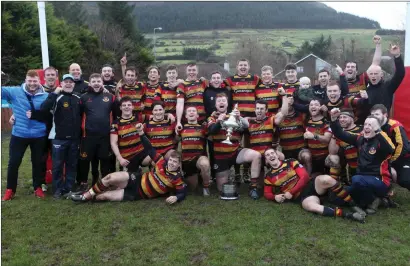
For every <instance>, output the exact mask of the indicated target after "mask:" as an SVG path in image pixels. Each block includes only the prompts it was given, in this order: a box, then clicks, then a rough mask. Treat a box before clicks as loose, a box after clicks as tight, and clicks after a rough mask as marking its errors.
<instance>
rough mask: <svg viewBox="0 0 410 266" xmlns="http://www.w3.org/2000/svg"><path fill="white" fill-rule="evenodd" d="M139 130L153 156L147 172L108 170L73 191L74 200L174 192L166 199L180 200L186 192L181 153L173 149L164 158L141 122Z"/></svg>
mask: <svg viewBox="0 0 410 266" xmlns="http://www.w3.org/2000/svg"><path fill="white" fill-rule="evenodd" d="M136 127H137V130H138V134H139V135H140V136H141V141H142V143H143V145H144V149H145V150H147V151H148V154H149V156H150V157H151V158H153V166H154V167H153V168H152V170H151V171H150V172H147V173H144V174H142V173H141V170H139V171H138V172H115V173H111V174H108V175H107V176H105V177H104V178H103V179H100V180H98V182H97V183H96V184H95V185H94V186H93V187H92V188H91V189H89V190H88V191H86V192H84V193H83V194H79V195H78V194H77V195H72V197H71V199H72V200H73V201H76V202H87V201H89V200H92V199H95V200H98V201H103V200H105V201H133V200H140V199H150V198H156V197H159V196H162V195H166V194H169V193H170V192H175V195H173V196H169V197H167V198H166V200H165V201H166V203H168V204H174V203H175V202H179V201H182V200H183V199H184V198H185V195H186V184H185V183H184V182H183V181H182V175H181V172H180V165H181V156H180V154H179V153H177V152H172V153H171V154H170V157H169V159H168V160H167V161H166V160H165V159H164V157H162V156H161V155H159V154H158V153H157V152H156V151H155V149H153V147H152V145H151V143H150V142H149V140H148V138H147V137H146V136H145V135H144V131H143V126H142V124H138V125H137V126H136Z"/></svg>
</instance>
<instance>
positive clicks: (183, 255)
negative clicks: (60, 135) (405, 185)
mask: <svg viewBox="0 0 410 266" xmlns="http://www.w3.org/2000/svg"><path fill="white" fill-rule="evenodd" d="M8 142H9V138H8V137H6V138H3V139H2V175H3V179H2V185H3V189H2V192H4V190H5V180H6V173H7V161H8ZM29 163H30V162H29V152H27V154H26V156H25V158H24V161H23V164H22V166H21V168H20V180H19V187H18V190H17V197H16V198H15V199H14V200H12V201H11V202H3V203H2V244H1V247H2V263H3V265H101V264H105V265H279V264H283V265H409V264H410V248H409V247H410V227H409V217H410V193H409V192H407V191H405V190H403V189H397V190H396V197H395V200H396V201H397V202H399V203H400V204H401V207H400V208H399V209H387V210H380V212H379V213H378V214H376V215H375V216H372V217H369V218H368V219H367V222H366V223H365V224H358V223H355V222H351V221H347V220H343V219H333V218H324V217H320V216H317V215H313V214H310V213H306V212H304V211H303V210H302V209H301V208H300V207H299V206H298V205H296V204H283V205H278V204H274V203H272V202H268V201H266V200H264V199H261V200H258V201H253V200H250V199H249V198H248V197H247V196H246V193H245V192H246V188H243V191H241V198H240V199H239V200H238V201H233V202H225V201H221V200H219V199H217V197H216V194H215V192H214V193H213V196H212V197H211V198H208V199H204V198H203V197H201V196H198V195H189V196H188V197H187V199H186V200H185V201H184V202H182V203H180V204H177V205H176V206H167V205H165V203H164V199H154V200H145V201H138V202H127V203H87V204H83V205H81V204H80V205H77V204H74V203H72V202H71V201H68V200H61V201H55V200H53V199H52V197H51V196H50V195H49V196H48V197H47V199H46V200H39V199H36V198H34V196H33V195H32V194H31V190H30V183H31V177H30V172H31V171H30V169H31V166H30V165H29Z"/></svg>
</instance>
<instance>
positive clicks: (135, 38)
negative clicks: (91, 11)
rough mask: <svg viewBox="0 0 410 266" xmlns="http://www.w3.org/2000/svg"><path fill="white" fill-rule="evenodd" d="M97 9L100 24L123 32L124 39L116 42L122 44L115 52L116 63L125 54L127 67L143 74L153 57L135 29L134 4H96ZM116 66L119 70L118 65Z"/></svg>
mask: <svg viewBox="0 0 410 266" xmlns="http://www.w3.org/2000/svg"><path fill="white" fill-rule="evenodd" d="M98 7H99V18H100V19H99V22H100V23H109V24H112V25H113V26H117V27H119V28H121V29H122V31H123V32H124V39H122V40H118V41H121V42H122V43H121V44H120V46H119V49H118V50H116V51H115V57H116V59H118V60H117V61H119V58H121V57H122V56H123V55H124V53H127V60H128V65H133V66H135V67H137V68H138V69H139V70H140V73H142V72H145V69H146V68H147V67H148V66H149V65H150V64H152V63H153V61H154V57H153V54H152V49H151V47H150V45H149V42H148V41H147V40H146V39H145V38H144V36H143V35H142V34H141V33H140V32H139V31H138V29H137V25H136V20H135V14H134V9H135V6H134V3H131V2H98ZM99 22H98V21H97V23H99ZM116 63H117V62H116ZM116 66H117V67H118V68H119V65H118V64H116Z"/></svg>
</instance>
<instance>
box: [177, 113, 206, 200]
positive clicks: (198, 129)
mask: <svg viewBox="0 0 410 266" xmlns="http://www.w3.org/2000/svg"><path fill="white" fill-rule="evenodd" d="M185 117H186V119H187V121H188V123H187V124H185V125H184V128H183V129H182V130H181V131H179V135H180V136H181V148H182V170H183V171H184V179H185V181H186V182H187V184H188V186H189V187H190V188H191V189H192V190H194V189H195V188H196V187H197V185H198V173H201V177H202V186H203V195H204V196H209V195H210V192H209V180H210V178H211V177H210V170H211V166H210V163H209V159H208V157H207V156H206V146H205V143H206V134H207V127H206V125H203V124H202V125H200V124H198V120H197V119H198V112H197V111H196V108H195V107H193V106H190V107H188V108H187V109H186V110H185Z"/></svg>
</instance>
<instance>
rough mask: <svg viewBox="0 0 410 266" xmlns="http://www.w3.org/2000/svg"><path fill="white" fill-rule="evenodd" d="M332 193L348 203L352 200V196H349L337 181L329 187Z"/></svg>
mask: <svg viewBox="0 0 410 266" xmlns="http://www.w3.org/2000/svg"><path fill="white" fill-rule="evenodd" d="M330 190H332V192H333V193H335V194H336V197H338V198H341V199H342V200H343V201H345V202H347V203H350V202H351V201H352V197H351V196H350V194H349V192H347V191H346V190H345V189H344V188H343V186H342V184H341V183H340V182H337V183H336V184H335V185H334V186H333V187H331V188H330Z"/></svg>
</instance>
